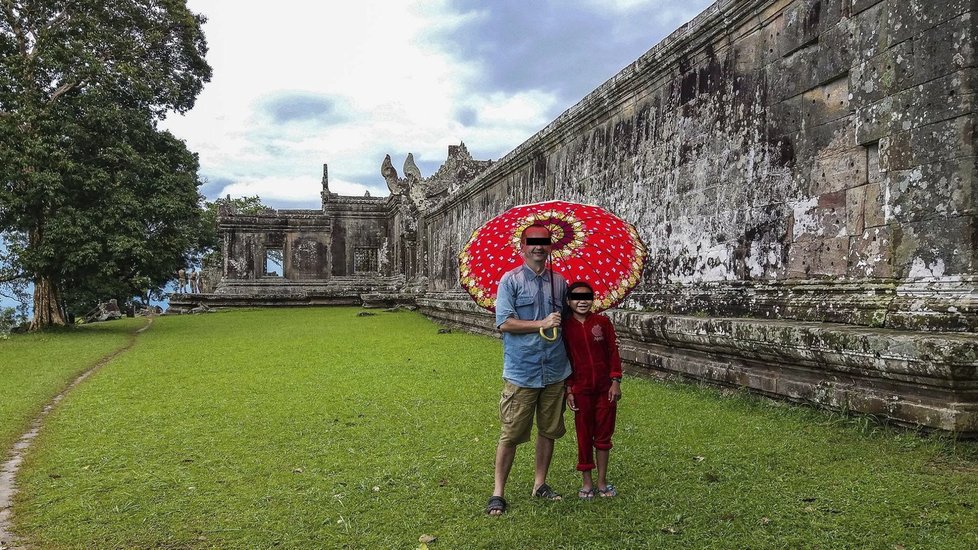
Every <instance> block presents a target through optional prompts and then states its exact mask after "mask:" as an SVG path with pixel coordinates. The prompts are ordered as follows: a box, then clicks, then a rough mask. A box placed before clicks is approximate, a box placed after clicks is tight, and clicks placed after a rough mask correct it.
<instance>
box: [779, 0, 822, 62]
mask: <svg viewBox="0 0 978 550" xmlns="http://www.w3.org/2000/svg"><path fill="white" fill-rule="evenodd" d="M821 15H822V2H821V0H798V1H797V2H795V3H793V4H791V6H789V7H788V8H787V9H786V10H785V11H784V29H783V30H782V31H781V36H780V39H781V40H780V49H781V55H790V54H792V53H794V52H795V51H797V50H800V49H801V48H803V47H805V46H808V45H809V44H811V43H812V42H815V41H817V40H818V35H819V29H820V17H821Z"/></svg>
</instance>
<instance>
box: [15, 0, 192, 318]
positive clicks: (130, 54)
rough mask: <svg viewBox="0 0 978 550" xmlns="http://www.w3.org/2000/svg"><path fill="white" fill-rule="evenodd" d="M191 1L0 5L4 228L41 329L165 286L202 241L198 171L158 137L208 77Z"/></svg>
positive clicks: (172, 142)
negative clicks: (72, 307) (17, 238)
mask: <svg viewBox="0 0 978 550" xmlns="http://www.w3.org/2000/svg"><path fill="white" fill-rule="evenodd" d="M202 23H203V18H202V17H200V16H198V15H195V14H193V13H192V12H190V11H189V10H188V9H187V7H186V3H185V0H139V1H133V0H62V1H58V0H19V1H15V0H0V230H2V231H4V232H5V233H8V234H16V235H22V236H23V239H24V242H25V244H24V246H23V248H22V249H21V250H20V251H19V253H18V254H17V256H16V258H14V259H13V261H12V262H11V265H12V266H13V269H14V271H19V272H21V273H24V274H26V275H27V276H28V277H30V278H31V279H32V280H33V282H34V286H35V289H34V315H35V319H34V324H35V326H44V325H51V324H61V323H63V322H64V313H65V306H66V304H68V303H69V302H75V301H78V299H79V298H80V297H81V296H82V295H85V294H92V295H97V294H101V297H103V298H104V297H108V296H116V297H120V296H123V297H125V296H132V295H133V293H134V291H139V292H138V293H140V294H142V290H144V289H145V288H149V287H153V286H157V285H160V284H163V283H164V282H165V281H166V279H167V278H168V277H169V275H170V273H171V272H172V271H173V269H174V268H175V266H177V265H181V264H182V263H184V262H185V260H186V259H187V258H186V255H187V253H188V251H189V250H192V249H193V248H194V247H195V246H197V245H199V244H200V242H199V239H200V235H201V224H202V223H203V220H202V215H201V212H202V211H201V209H200V208H199V202H200V200H201V197H200V195H199V193H198V191H197V188H198V187H199V185H200V182H199V180H198V177H197V168H198V162H197V158H196V156H195V155H194V154H192V153H191V152H189V151H188V150H187V148H186V145H185V144H184V143H183V142H181V141H180V140H178V139H177V138H175V137H174V136H173V135H171V134H169V133H167V132H163V131H160V130H159V129H158V128H157V122H158V121H159V120H160V119H161V118H162V117H164V116H165V115H166V114H167V113H168V112H170V111H177V112H185V111H187V110H189V109H190V108H191V107H192V106H193V104H194V101H195V99H196V97H197V95H198V94H199V93H200V91H201V89H202V87H203V85H204V83H205V82H206V81H207V80H209V78H210V74H211V73H210V67H209V66H208V65H207V62H206V60H205V58H204V55H205V53H206V49H207V48H206V43H205V40H204V35H203V32H202V30H201V25H202Z"/></svg>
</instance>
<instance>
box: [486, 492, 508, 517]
mask: <svg viewBox="0 0 978 550" xmlns="http://www.w3.org/2000/svg"><path fill="white" fill-rule="evenodd" d="M506 506H507V504H506V499H504V498H503V497H497V496H496V495H493V496H491V497H489V504H487V505H486V513H487V514H489V515H490V516H501V515H503V514H505V513H506ZM493 512H499V513H498V514H494V513H493Z"/></svg>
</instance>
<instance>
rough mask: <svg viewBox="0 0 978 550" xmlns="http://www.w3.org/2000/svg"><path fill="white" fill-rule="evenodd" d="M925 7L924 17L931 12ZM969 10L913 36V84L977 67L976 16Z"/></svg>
mask: <svg viewBox="0 0 978 550" xmlns="http://www.w3.org/2000/svg"><path fill="white" fill-rule="evenodd" d="M931 11H935V10H923V11H922V12H921V17H922V18H926V17H927V16H926V15H925V14H926V13H928V12H931ZM976 16H978V14H972V13H966V14H964V15H962V16H960V17H958V18H956V19H952V20H950V21H947V22H946V23H942V24H940V25H938V26H936V27H933V28H929V29H927V30H925V31H923V32H922V33H920V34H917V35H915V36H914V40H913V43H914V52H913V57H914V76H913V80H914V83H924V82H929V81H931V80H934V79H937V78H940V77H942V76H945V75H949V74H953V73H956V72H958V71H960V70H961V69H964V68H967V67H975V66H978V59H976V56H975V33H974V21H973V18H974V17H976Z"/></svg>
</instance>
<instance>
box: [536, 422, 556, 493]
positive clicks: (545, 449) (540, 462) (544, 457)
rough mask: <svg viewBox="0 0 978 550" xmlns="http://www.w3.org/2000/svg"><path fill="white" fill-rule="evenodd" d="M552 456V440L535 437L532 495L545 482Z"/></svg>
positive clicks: (540, 436)
mask: <svg viewBox="0 0 978 550" xmlns="http://www.w3.org/2000/svg"><path fill="white" fill-rule="evenodd" d="M553 456H554V440H553V439H550V438H548V437H543V436H542V435H539V434H538V435H537V448H536V457H535V461H534V462H535V465H536V466H535V468H534V472H533V493H534V494H536V492H537V489H539V488H540V486H541V485H543V484H544V483H546V482H547V472H548V471H549V470H550V459H551V458H553Z"/></svg>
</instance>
